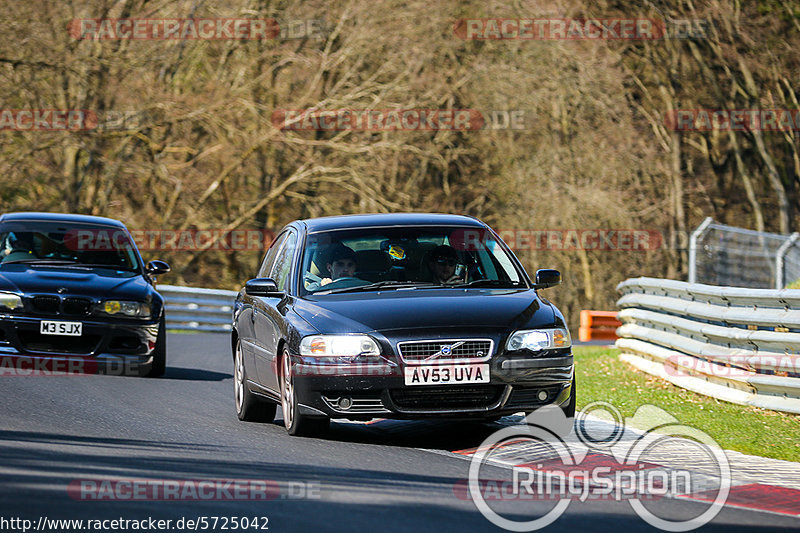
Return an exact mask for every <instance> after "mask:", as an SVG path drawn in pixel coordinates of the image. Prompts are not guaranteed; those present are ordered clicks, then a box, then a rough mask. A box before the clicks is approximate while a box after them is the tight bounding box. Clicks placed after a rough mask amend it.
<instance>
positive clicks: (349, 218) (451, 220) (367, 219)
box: [299, 213, 485, 233]
mask: <svg viewBox="0 0 800 533" xmlns="http://www.w3.org/2000/svg"><path fill="white" fill-rule="evenodd" d="M299 222H300V223H302V224H304V225H305V226H306V228H308V232H309V233H311V232H317V231H328V230H337V229H355V228H370V227H387V226H472V227H477V228H483V227H485V225H484V224H483V222H481V221H480V220H478V219H476V218H473V217H468V216H464V215H448V214H442V213H378V214H370V215H339V216H332V217H321V218H308V219H305V220H301V221H299Z"/></svg>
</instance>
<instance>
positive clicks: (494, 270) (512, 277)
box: [232, 214, 575, 435]
mask: <svg viewBox="0 0 800 533" xmlns="http://www.w3.org/2000/svg"><path fill="white" fill-rule="evenodd" d="M560 281H561V275H560V273H559V272H558V271H556V270H550V269H542V270H539V271H537V273H536V279H535V281H534V282H532V281H531V280H530V279H529V278H528V275H527V274H526V273H525V270H524V269H523V268H522V265H521V264H520V262H519V261H518V260H517V258H516V257H515V256H514V254H513V253H512V252H511V251H510V250H509V249H508V247H507V246H506V245H505V243H503V241H502V240H501V239H500V238H499V237H498V235H497V234H496V233H495V232H494V231H492V230H491V229H490V228H489V227H488V226H487V225H485V224H484V223H482V222H481V221H479V220H477V219H474V218H470V217H465V216H455V215H441V214H381V215H352V216H338V217H326V218H319V219H310V220H301V221H296V222H293V223H291V224H289V225H288V226H286V227H285V228H284V229H283V230H282V231H281V232H280V233H279V235H278V237H277V238H276V239H275V241H274V242H273V243H272V245H271V247H270V248H269V250H268V251H267V253H266V255H265V257H264V259H263V262H262V263H261V266H260V268H259V270H258V273H257V275H256V277H255V278H253V279H251V280H249V281H247V283H246V284H245V286H244V287H243V289H242V290H241V291H240V293H239V295H238V297H237V299H236V302H235V305H234V309H233V331H232V352H233V360H234V378H235V379H234V382H235V403H236V411H237V414H238V417H239V419H241V420H250V421H271V420H272V419H273V418H274V417H275V414H276V407H277V404H280V405H281V407H282V411H283V420H284V424H285V426H286V429H287V430H288V432H289V433H290V434H292V435H301V434H306V435H308V434H315V433H320V432H322V431H324V430H325V429H326V428H327V426H328V424H329V422H330V419H331V418H348V419H352V420H365V419H371V418H405V419H414V418H440V417H450V418H470V419H478V420H481V419H483V420H493V419H497V418H499V417H501V416H504V415H507V414H512V413H517V412H520V411H526V412H527V411H533V410H535V409H537V408H539V407H541V406H543V405H546V404H555V405H559V406H561V408H562V409H563V410H564V411H565V413H566V414H567V416H574V411H575V378H574V368H573V358H572V351H571V340H570V335H569V331H568V329H567V326H566V324H565V321H564V318H563V316H562V314H561V313H560V312H559V311H558V309H556V307H555V306H554V305H553V304H551V303H550V302H548V301H547V300H545V299H543V298H541V297H540V296H539V295H538V293H537V289H543V288H546V287H550V286H553V285H556V284H558V283H560Z"/></svg>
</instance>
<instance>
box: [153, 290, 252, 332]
mask: <svg viewBox="0 0 800 533" xmlns="http://www.w3.org/2000/svg"><path fill="white" fill-rule="evenodd" d="M156 289H158V292H160V293H161V295H162V296H163V297H164V300H165V301H166V313H167V329H168V330H176V329H188V330H195V331H219V332H228V331H230V330H231V321H232V320H231V319H232V312H233V301H234V300H235V299H236V295H237V294H238V293H237V292H236V291H225V290H220V289H199V288H195V287H176V286H173V285H158V286H157V287H156Z"/></svg>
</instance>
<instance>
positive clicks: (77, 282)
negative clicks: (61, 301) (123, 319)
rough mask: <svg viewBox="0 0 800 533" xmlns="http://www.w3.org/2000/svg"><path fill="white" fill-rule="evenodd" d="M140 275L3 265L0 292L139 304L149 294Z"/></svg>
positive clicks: (148, 286) (0, 271) (148, 289)
mask: <svg viewBox="0 0 800 533" xmlns="http://www.w3.org/2000/svg"><path fill="white" fill-rule="evenodd" d="M150 287H151V286H150V284H148V283H147V281H146V280H145V279H144V277H143V276H142V275H141V274H138V273H134V272H122V273H120V272H118V271H115V270H111V269H105V268H92V269H88V268H61V267H60V268H55V267H44V266H38V265H25V264H19V265H5V266H3V267H2V269H0V290H2V291H12V292H18V293H26V294H30V293H56V292H59V290H60V292H61V293H63V294H80V295H81V296H89V297H93V298H106V297H116V298H130V299H136V300H141V299H142V298H144V297H145V296H146V295H147V294H148V293H149V292H150Z"/></svg>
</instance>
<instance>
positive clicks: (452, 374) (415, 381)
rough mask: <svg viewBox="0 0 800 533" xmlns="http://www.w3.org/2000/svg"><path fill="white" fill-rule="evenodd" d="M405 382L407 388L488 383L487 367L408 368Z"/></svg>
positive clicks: (483, 365)
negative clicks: (412, 386) (413, 386)
mask: <svg viewBox="0 0 800 533" xmlns="http://www.w3.org/2000/svg"><path fill="white" fill-rule="evenodd" d="M405 381H406V385H408V386H411V385H459V384H462V383H489V365H488V364H482V365H447V366H444V365H443V366H410V367H406V368H405Z"/></svg>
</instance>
